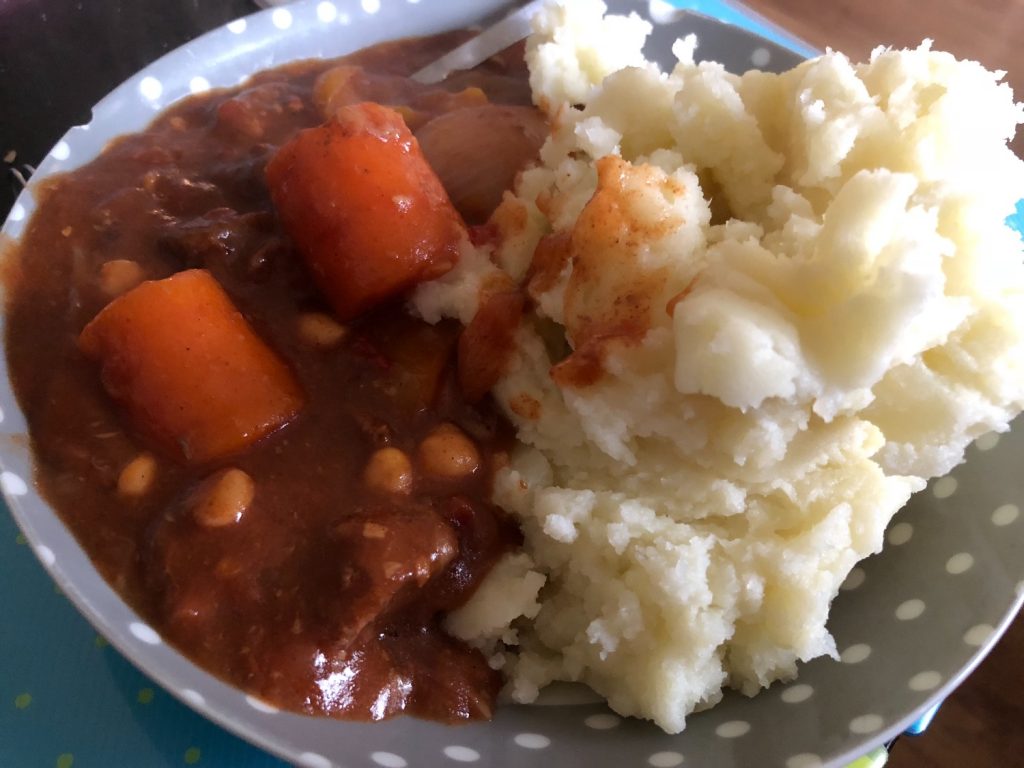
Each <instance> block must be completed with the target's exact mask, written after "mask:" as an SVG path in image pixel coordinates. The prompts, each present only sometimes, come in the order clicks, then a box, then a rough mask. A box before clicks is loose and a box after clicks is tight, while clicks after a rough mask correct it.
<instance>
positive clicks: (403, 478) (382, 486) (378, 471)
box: [363, 447, 413, 495]
mask: <svg viewBox="0 0 1024 768" xmlns="http://www.w3.org/2000/svg"><path fill="white" fill-rule="evenodd" d="M363 480H364V481H365V482H366V484H367V485H368V486H369V487H370V488H372V489H374V490H375V491H382V492H384V493H399V494H403V495H404V494H408V493H410V492H411V491H412V481H413V477H412V464H411V463H410V461H409V457H408V456H406V455H405V454H404V453H403V452H402V451H400V450H399V449H398V448H391V447H388V448H380V449H379V450H377V451H375V452H374V454H373V455H372V456H371V457H370V461H369V462H367V464H366V469H365V470H364V471H363Z"/></svg>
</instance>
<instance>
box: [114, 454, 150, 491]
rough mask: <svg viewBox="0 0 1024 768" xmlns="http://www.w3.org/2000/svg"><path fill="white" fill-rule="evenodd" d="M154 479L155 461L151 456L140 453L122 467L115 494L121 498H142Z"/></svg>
mask: <svg viewBox="0 0 1024 768" xmlns="http://www.w3.org/2000/svg"><path fill="white" fill-rule="evenodd" d="M155 479H156V459H154V458H153V456H152V454H149V453H140V454H139V455H138V456H136V457H135V458H134V459H132V460H131V461H129V462H128V463H127V464H125V465H124V469H122V470H121V474H120V475H118V476H117V492H118V493H120V494H121V495H122V496H142V495H144V494H145V493H146V491H148V490H149V489H150V488H151V487H152V485H153V481H154V480H155Z"/></svg>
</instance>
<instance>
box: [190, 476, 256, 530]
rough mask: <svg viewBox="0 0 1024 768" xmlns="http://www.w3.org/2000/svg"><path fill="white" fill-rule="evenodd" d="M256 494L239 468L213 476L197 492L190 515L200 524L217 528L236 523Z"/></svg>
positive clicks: (248, 478)
mask: <svg viewBox="0 0 1024 768" xmlns="http://www.w3.org/2000/svg"><path fill="white" fill-rule="evenodd" d="M255 495H256V483H254V482H253V479H252V478H251V477H249V475H248V474H247V473H245V472H243V471H242V470H240V469H235V468H232V469H228V470H226V471H224V472H221V473H220V474H217V475H214V476H213V477H211V478H210V479H209V480H207V481H206V482H205V483H204V484H203V485H202V486H201V487H200V489H199V492H198V496H197V499H196V503H195V506H194V507H193V508H192V515H193V517H195V520H196V522H197V523H199V524H200V525H203V526H205V527H207V528H220V527H222V526H225V525H231V523H237V522H238V521H239V520H241V519H242V516H243V515H244V514H245V513H246V512H247V511H248V509H249V506H250V505H251V504H252V500H253V497H254V496H255Z"/></svg>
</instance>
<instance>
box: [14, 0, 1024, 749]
mask: <svg viewBox="0 0 1024 768" xmlns="http://www.w3.org/2000/svg"><path fill="white" fill-rule="evenodd" d="M502 5H503V3H502V2H501V1H500V0H479V1H478V2H475V3H457V2H448V3H440V2H415V1H414V0H361V2H360V1H358V0H352V1H342V0H338V1H337V2H329V1H328V0H320V1H317V0H303V1H301V2H298V3H295V4H292V5H288V6H287V7H278V8H274V9H271V10H268V11H264V12H261V13H258V14H255V15H253V16H250V17H248V18H245V19H239V20H237V21H234V22H232V23H230V24H228V25H227V26H225V27H223V28H221V29H218V30H215V31H214V32H211V33H209V34H207V35H204V36H203V37H201V38H199V39H197V40H195V41H193V42H192V43H189V44H187V45H186V46H184V47H182V48H180V49H178V50H177V51H174V52H172V53H170V54H168V55H167V56H165V57H164V58H162V59H160V60H159V61H157V62H155V63H154V64H152V65H150V66H149V67H147V68H146V69H145V70H143V71H142V72H140V73H138V74H137V75H136V76H134V77H133V78H131V79H129V80H128V81H126V82H125V83H124V84H122V85H121V86H120V87H118V88H117V89H115V90H114V91H113V92H112V93H110V94H109V95H108V96H107V97H106V98H105V99H103V100H102V101H101V102H100V103H99V104H97V105H96V107H95V108H94V110H93V117H92V120H91V122H90V123H89V124H88V125H85V126H79V127H75V128H72V129H71V130H70V131H69V132H68V133H67V134H66V135H65V136H64V138H63V139H61V141H59V142H58V143H57V144H56V145H55V146H54V147H53V149H52V150H51V152H50V154H49V156H48V157H47V159H46V161H45V162H44V163H43V164H42V165H41V166H40V168H39V172H38V174H37V175H36V177H35V179H34V180H33V184H32V185H30V187H29V188H28V189H27V190H26V191H25V192H24V193H23V194H22V195H21V197H20V198H19V200H18V202H17V203H16V205H15V206H14V208H13V209H12V210H11V213H10V215H9V217H8V219H7V221H6V223H5V225H4V228H3V232H4V234H5V235H7V236H8V237H10V238H13V239H17V238H18V237H19V236H20V234H21V232H22V230H23V228H24V226H25V222H26V221H27V220H28V218H29V217H30V216H31V214H32V211H33V208H34V203H33V200H32V188H33V186H34V185H35V184H36V183H37V182H38V180H39V179H43V178H45V177H46V176H48V175H50V174H53V173H55V172H60V171H64V170H68V169H71V168H74V167H76V166H78V165H81V164H82V163H84V162H87V161H88V160H90V159H91V158H93V157H95V155H96V154H97V153H98V152H99V151H100V149H101V148H102V147H103V146H104V145H105V144H106V142H107V141H108V140H110V139H111V138H112V137H113V136H115V135H118V134H120V133H124V132H126V131H132V130H137V129H141V128H143V127H144V126H145V125H146V124H147V123H148V122H149V121H150V120H151V119H152V117H153V116H154V114H155V113H156V111H158V110H159V109H161V108H163V107H165V106H167V105H168V104H170V103H172V102H173V101H175V100H177V99H180V98H182V97H184V96H187V95H188V94H190V93H198V92H201V91H205V90H207V89H209V88H211V87H219V86H228V85H234V84H236V83H238V82H240V81H241V80H242V79H244V78H245V77H247V76H248V75H250V74H252V73H253V72H256V71H258V70H260V69H264V68H267V67H271V66H274V65H277V64H281V63H283V62H286V61H289V60H293V59H298V58H307V57H311V56H317V55H339V54H342V53H345V52H347V51H351V50H354V49H357V48H361V47H364V46H366V45H369V44H372V43H374V42H378V41H381V40H385V39H389V38H394V37H400V36H403V35H410V34H427V33H431V32H438V31H442V30H445V29H451V28H455V27H459V26H465V25H468V24H470V23H474V22H477V21H479V20H480V19H482V18H483V17H485V16H486V15H487V14H489V13H492V12H494V11H495V10H496V9H499V8H500V7H501V6H502ZM611 5H612V7H613V8H634V9H636V10H640V11H643V12H646V13H648V15H649V16H650V17H651V18H652V19H653V20H654V21H655V22H656V27H655V33H654V35H652V39H651V42H650V44H649V47H648V53H649V54H650V55H652V56H653V57H655V58H659V59H661V60H663V61H664V60H667V59H668V56H669V55H670V54H669V50H670V45H671V42H672V41H673V40H674V39H675V37H676V36H678V35H680V34H684V33H686V32H689V31H692V27H691V26H687V25H689V24H694V23H696V24H698V25H699V26H700V29H699V30H698V36H699V39H700V48H699V51H698V52H699V54H700V55H701V57H704V58H714V59H719V60H722V61H723V62H724V63H725V64H726V65H727V66H729V67H730V68H733V69H742V68H744V67H747V66H751V65H757V66H761V67H766V68H772V69H776V68H786V67H788V66H791V65H792V64H793V63H794V62H795V61H796V60H797V59H798V58H799V57H798V56H797V55H796V54H794V53H792V52H789V51H786V50H784V49H783V48H780V47H778V46H775V45H768V44H765V43H764V42H763V41H762V40H759V39H758V38H756V37H753V36H751V35H750V34H749V33H747V32H744V31H743V30H741V29H739V28H737V27H733V26H729V25H726V24H720V23H714V22H711V21H708V20H697V21H696V22H693V21H686V22H680V21H679V20H678V19H677V18H676V16H675V14H674V13H673V11H672V9H671V6H669V5H668V4H667V3H665V2H662V1H661V0H654V1H653V2H651V3H650V4H649V5H648V4H643V5H641V4H640V3H628V2H626V1H625V0H623V2H618V3H614V2H613V3H611ZM688 5H690V6H693V7H696V8H697V9H698V10H701V11H703V12H704V13H708V14H712V15H714V14H718V15H721V16H723V17H726V18H731V19H733V20H736V21H740V20H741V19H742V15H741V14H738V12H737V11H736V9H735V8H732V7H730V6H727V5H725V4H724V3H721V2H717V0H710V1H707V2H700V1H699V0H697V1H696V2H691V3H688ZM754 23H755V24H756V23H757V22H754ZM0 414H2V415H0V431H2V433H3V435H5V436H6V437H7V438H8V439H6V440H4V441H2V442H0V466H2V472H0V489H2V491H3V493H4V495H5V497H6V498H7V501H8V503H9V505H10V507H11V509H12V510H13V512H14V515H15V518H16V520H17V521H18V523H19V525H20V526H21V528H22V530H23V531H24V533H25V536H26V538H27V539H28V541H29V543H31V545H32V546H33V548H34V551H35V552H36V554H37V556H38V557H39V559H40V561H41V562H42V563H43V565H44V566H45V567H46V568H47V570H48V571H49V572H50V574H51V575H52V576H53V578H54V579H55V580H56V582H57V584H58V585H59V586H60V588H61V589H62V590H63V591H64V592H65V593H66V594H67V595H68V597H70V598H71V599H72V600H73V601H74V603H75V604H76V606H77V607H78V608H79V610H80V611H81V612H82V613H83V614H84V615H85V616H86V617H87V618H88V619H89V620H90V621H91V622H92V623H93V624H94V625H95V626H96V628H97V629H98V630H99V631H100V632H102V633H103V634H104V635H105V636H106V637H107V638H108V639H109V640H110V642H111V643H113V644H114V645H115V646H116V647H117V648H118V649H119V650H120V651H121V652H122V653H124V654H125V655H126V656H127V657H128V658H129V659H131V660H132V661H133V662H134V663H135V664H136V665H137V666H139V667H140V668H141V669H142V670H144V671H145V672H146V673H147V674H149V675H150V676H152V677H153V678H154V679H156V680H157V681H159V682H160V683H161V684H162V685H163V686H164V687H165V688H166V689H167V690H168V691H170V692H171V693H172V694H174V695H175V696H177V697H178V698H179V699H180V700H181V701H183V702H184V703H186V704H187V705H188V706H190V707H192V708H193V709H195V710H197V711H198V712H200V713H202V714H204V715H206V716H207V717H209V718H211V719H213V720H215V721H216V722H218V723H220V724H221V725H223V726H224V727H226V728H228V729H229V730H231V731H233V732H235V733H237V734H239V735H241V736H243V737H244V738H246V739H249V740H250V741H252V742H254V743H256V744H259V745H260V746H263V747H265V748H266V749H268V750H270V751H272V752H274V753H276V754H278V755H280V756H282V757H283V758H285V759H287V760H289V761H291V762H294V763H295V764H297V765H300V766H307V768H331V766H347V767H349V768H352V767H355V766H377V767H378V768H404V767H405V766H445V765H451V766H454V765H458V764H472V763H476V764H479V765H504V766H510V767H512V766H532V765H538V766H539V765H554V764H561V765H580V766H582V765H586V766H595V768H599V767H600V766H616V767H617V766H625V765H637V766H641V765H648V766H654V767H655V768H657V767H659V766H660V767H662V768H668V767H669V766H679V765H701V766H715V767H716V768H730V767H732V768H736V767H739V766H744V767H745V766H753V765H766V766H767V765H771V766H786V767H787V768H810V767H811V766H822V765H828V766H839V765H843V764H844V763H846V762H849V761H850V760H852V759H854V758H856V757H857V756H859V755H860V754H863V753H864V752H866V751H867V750H868V749H869V748H870V747H872V746H873V745H875V744H877V743H879V742H880V741H882V740H884V739H886V738H888V737H891V736H892V735H894V734H896V733H898V732H899V731H901V730H903V729H904V728H905V727H906V726H907V725H909V723H910V722H911V721H913V720H914V719H916V717H917V716H918V715H920V714H921V713H923V712H924V711H925V710H927V709H928V708H929V707H930V706H931V705H932V704H933V703H934V702H935V701H937V700H939V699H941V698H942V697H943V696H945V695H946V694H948V693H949V691H950V690H951V689H952V688H953V687H954V686H955V685H956V684H957V683H958V682H959V681H960V680H962V679H963V677H964V676H965V675H966V674H967V673H968V672H969V671H970V670H971V669H972V668H973V666H974V665H975V664H977V662H978V661H979V660H980V659H981V657H982V656H983V655H984V653H985V652H986V651H987V650H988V649H989V648H990V647H991V645H992V644H993V643H994V642H995V640H996V638H997V637H998V636H999V634H1000V633H1001V631H1002V630H1003V629H1004V628H1005V627H1006V625H1007V623H1008V622H1009V621H1010V619H1011V617H1012V616H1013V614H1014V613H1015V611H1016V609H1017V608H1018V607H1019V604H1020V602H1021V598H1022V592H1024V520H1022V519H1021V515H1020V506H1021V505H1022V504H1024V475H1022V473H1020V472H1019V471H1018V464H1019V459H1018V457H1019V456H1021V455H1024V429H1022V428H1021V426H1020V424H1019V423H1018V428H1017V429H1016V431H1015V432H1011V433H1009V434H1006V435H1002V436H999V437H997V436H994V435H993V436H986V437H984V438H982V439H981V440H979V441H978V443H977V445H975V446H974V447H973V448H971V449H970V450H969V451H968V460H967V462H966V463H965V464H963V465H962V466H960V467H958V468H957V469H955V470H954V471H953V473H952V474H951V475H950V476H949V477H946V478H942V479H940V480H938V481H936V482H934V483H933V484H932V485H931V487H930V488H929V489H927V490H925V491H923V492H922V493H920V494H918V495H917V496H916V497H915V498H914V499H913V500H912V501H911V503H910V504H909V505H908V507H907V508H906V509H905V510H903V511H902V512H901V513H900V514H899V515H898V516H897V518H896V521H895V524H894V525H893V526H892V527H891V529H890V530H889V531H888V534H887V537H886V538H887V546H886V550H885V552H884V553H883V554H881V555H879V556H876V557H873V558H870V559H869V560H868V561H866V562H865V563H863V564H862V565H861V566H860V567H858V568H856V569H854V571H853V572H852V573H851V574H850V577H849V579H848V580H847V582H846V584H844V586H843V589H842V591H841V592H840V595H839V597H838V598H837V599H836V601H835V604H834V607H833V611H832V616H831V619H830V622H829V627H830V629H831V631H832V632H833V634H834V635H835V638H836V642H837V647H838V649H839V653H840V660H839V661H833V660H829V659H819V660H817V661H815V662H813V663H811V664H808V665H805V666H804V667H803V668H802V669H801V673H800V677H799V679H798V680H797V681H795V682H793V683H791V684H789V685H776V686H773V687H772V688H771V689H769V690H767V691H765V692H763V693H761V694H760V695H759V696H757V697H755V698H753V699H747V698H744V697H743V696H740V695H735V694H730V695H728V696H727V697H726V698H725V700H724V701H723V702H722V703H721V704H720V705H718V706H717V707H715V708H714V709H712V710H710V711H708V712H704V713H701V714H699V715H695V716H694V717H692V718H691V719H690V721H689V725H688V728H687V730H686V732H685V733H683V734H682V735H679V736H668V735H665V734H664V733H662V732H660V731H659V730H658V729H656V728H655V727H653V726H651V725H649V724H647V723H643V722H638V721H634V720H629V719H624V718H620V717H618V716H617V715H614V714H612V713H611V712H610V711H609V710H608V709H607V708H606V707H604V706H603V705H602V704H600V703H599V702H596V701H595V700H594V698H593V697H592V696H590V695H589V694H588V692H586V691H581V690H579V689H574V688H572V687H558V686H555V687H553V689H552V690H550V691H549V692H547V693H546V695H545V696H544V697H543V698H542V701H541V702H539V704H538V705H535V706H529V707H524V706H505V707H502V708H500V709H499V711H498V713H497V715H496V717H495V719H494V721H493V722H490V723H478V724H473V725H467V726H459V727H447V726H443V725H438V724H435V723H430V722H424V721H419V720H414V719H411V718H399V719H396V720H392V721H388V722H385V723H377V724H362V723H344V722H336V721H331V720H326V719H316V718H309V717H303V716H299V715H294V714H289V713H286V712H281V711H278V710H277V709H276V708H274V707H272V706H270V705H268V704H266V703H265V702H263V701H260V700H259V699H256V698H254V697H252V696H246V695H245V694H244V693H242V692H240V691H238V690H236V689H234V688H232V687H230V686H228V685H225V684H223V683H221V682H219V681H218V680H216V679H214V678H213V677H211V676H210V675H208V674H206V673H205V672H203V671H201V670H199V669H198V668H196V667H195V666H193V665H192V664H191V663H190V662H188V661H187V660H186V659H184V658H183V657H182V656H180V655H179V654H178V653H176V652H175V651H174V650H173V649H172V648H170V647H169V646H167V645H166V644H164V643H163V642H162V641H161V638H160V636H159V635H158V634H157V633H156V632H155V631H154V630H153V629H152V628H151V627H149V626H148V625H147V624H145V623H144V622H142V621H141V620H140V619H139V617H138V616H137V615H136V614H135V613H134V612H133V611H131V610H130V609H129V608H128V607H127V606H126V605H125V604H124V603H123V602H122V601H121V600H120V598H118V596H117V595H116V594H115V593H114V592H113V591H112V590H111V589H110V588H109V587H108V586H107V585H106V584H105V583H104V582H103V581H102V579H101V578H100V577H99V576H98V574H97V573H96V572H95V570H94V569H93V568H92V566H91V564H90V563H89V560H88V558H87V557H86V556H85V554H84V553H83V551H82V550H81V549H80V548H79V547H78V545H77V544H76V542H75V540H74V539H73V538H72V537H71V535H70V534H69V533H68V531H67V530H66V529H65V528H64V526H63V525H62V524H61V522H60V520H59V519H58V518H57V516H56V515H55V514H54V513H53V512H52V511H51V510H50V509H49V507H48V506H47V505H46V504H45V503H44V502H43V501H42V499H41V498H40V497H39V495H38V494H37V493H36V491H35V489H34V488H33V487H32V485H31V483H29V482H28V478H30V477H31V476H32V468H31V459H30V456H29V455H28V452H27V448H26V446H27V441H25V440H24V439H23V437H24V434H25V421H24V417H23V416H22V414H21V411H20V410H19V408H18V407H17V404H16V403H15V401H14V398H13V395H12V393H11V390H10V385H9V383H8V382H7V378H6V374H5V375H4V376H3V377H2V383H0Z"/></svg>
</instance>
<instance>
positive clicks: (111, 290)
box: [100, 259, 146, 298]
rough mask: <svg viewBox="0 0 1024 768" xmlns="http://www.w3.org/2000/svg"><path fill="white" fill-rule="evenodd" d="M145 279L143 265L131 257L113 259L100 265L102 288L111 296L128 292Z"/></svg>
mask: <svg viewBox="0 0 1024 768" xmlns="http://www.w3.org/2000/svg"><path fill="white" fill-rule="evenodd" d="M145 279H146V274H145V272H143V271H142V267H140V266H139V263H138V262H137V261H132V260H131V259H113V260H111V261H107V262H104V263H103V266H102V267H100V290H102V291H103V292H104V293H105V294H106V295H107V296H110V297H111V298H113V297H114V296H120V295H121V294H122V293H127V292H128V291H130V290H131V289H132V288H134V287H135V286H136V285H138V284H139V283H141V282H142V281H143V280H145Z"/></svg>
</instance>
